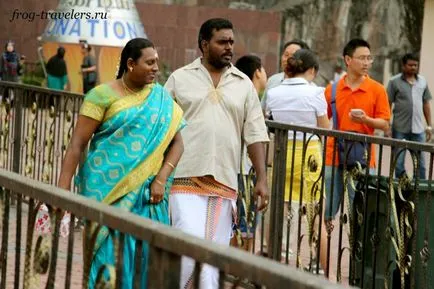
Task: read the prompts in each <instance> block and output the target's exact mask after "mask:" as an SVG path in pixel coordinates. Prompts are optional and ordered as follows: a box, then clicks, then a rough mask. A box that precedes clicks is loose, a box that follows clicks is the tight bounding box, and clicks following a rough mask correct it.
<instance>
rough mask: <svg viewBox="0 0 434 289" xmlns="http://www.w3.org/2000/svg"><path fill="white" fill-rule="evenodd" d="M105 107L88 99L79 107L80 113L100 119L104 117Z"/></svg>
mask: <svg viewBox="0 0 434 289" xmlns="http://www.w3.org/2000/svg"><path fill="white" fill-rule="evenodd" d="M104 113H105V108H104V107H102V106H99V105H96V104H94V103H92V102H90V101H87V100H84V101H83V104H82V105H81V108H80V115H84V116H87V117H90V118H93V119H95V120H98V121H101V120H102V119H103V118H104Z"/></svg>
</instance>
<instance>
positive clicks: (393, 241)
mask: <svg viewBox="0 0 434 289" xmlns="http://www.w3.org/2000/svg"><path fill="white" fill-rule="evenodd" d="M267 125H268V127H269V128H272V129H273V130H274V148H272V149H271V150H270V151H273V153H274V156H273V155H272V156H271V158H272V161H269V163H271V166H272V167H271V168H270V181H271V188H272V197H271V207H270V210H269V212H268V213H266V214H265V215H264V216H262V222H260V223H261V224H262V226H260V227H262V229H261V230H259V229H258V230H257V232H258V234H257V237H256V240H255V245H256V248H255V249H254V251H255V252H256V253H261V254H266V255H268V256H269V257H270V258H272V259H274V260H278V261H281V262H283V263H286V264H290V265H293V266H295V267H297V268H299V269H301V270H304V271H309V272H312V273H314V274H324V275H326V276H328V277H329V278H331V279H332V281H334V282H342V283H345V284H350V285H354V286H357V287H361V288H400V289H401V288H432V282H433V281H434V280H433V274H434V260H433V258H432V257H431V253H432V252H433V251H434V234H433V231H434V230H433V229H431V228H430V227H431V223H430V222H433V221H434V210H433V209H432V208H431V195H432V193H433V184H432V179H433V159H434V146H433V145H431V144H424V143H415V142H409V141H399V140H394V139H390V138H383V137H370V136H366V135H361V134H355V133H348V132H338V131H332V130H325V129H315V128H306V127H299V126H293V125H286V124H282V123H277V122H271V121H269V122H267ZM336 139H338V140H341V141H342V147H341V149H342V151H343V154H344V156H342V159H345V161H344V162H343V164H342V165H341V166H330V165H331V164H333V163H335V164H338V162H337V163H336V161H338V159H339V153H338V152H339V146H338V142H335V141H333V140H336ZM328 142H331V143H330V144H329V145H327V143H328ZM360 148H363V153H362V154H361V155H362V156H363V159H361V160H360V161H358V162H356V164H355V165H354V166H350V162H349V161H350V160H351V159H352V158H350V156H351V155H352V154H353V153H354V152H355V150H360ZM405 153H406V162H405V168H406V172H405V173H402V174H400V175H396V174H395V171H396V170H397V164H398V159H399V158H400V157H404V154H405ZM353 155H354V154H353ZM327 158H329V161H330V158H332V162H331V163H330V162H327V161H326V160H327ZM422 158H423V159H424V161H425V162H424V163H425V165H426V173H425V175H426V176H425V178H423V177H421V175H420V173H419V172H420V166H421V160H422ZM372 159H374V161H375V168H372V167H371V168H370V166H369V164H371V161H372ZM365 163H366V164H367V166H363V164H365ZM351 164H352V163H351ZM337 180H341V182H342V183H341V184H339V183H337ZM337 202H338V203H337ZM332 203H335V206H333V210H331V208H332V206H331V205H332ZM339 204H341V205H340V206H339V207H337V205H339ZM335 214H336V215H335ZM326 216H327V218H325V217H326ZM333 216H336V217H335V218H334V219H333V218H331V217H333ZM325 219H327V220H325ZM253 223H254V222H251V224H253ZM254 247H255V246H254ZM258 247H259V249H258Z"/></svg>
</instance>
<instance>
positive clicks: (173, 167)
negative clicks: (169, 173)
mask: <svg viewBox="0 0 434 289" xmlns="http://www.w3.org/2000/svg"><path fill="white" fill-rule="evenodd" d="M166 164H168V165H169V166H171V167H172V169H175V166H174V165H173V164H172V163H171V162H169V161H166Z"/></svg>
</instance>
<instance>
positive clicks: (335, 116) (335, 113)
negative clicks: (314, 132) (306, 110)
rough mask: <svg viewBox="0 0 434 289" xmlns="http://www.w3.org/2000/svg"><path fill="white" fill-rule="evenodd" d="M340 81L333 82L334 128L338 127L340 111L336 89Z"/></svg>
mask: <svg viewBox="0 0 434 289" xmlns="http://www.w3.org/2000/svg"><path fill="white" fill-rule="evenodd" d="M337 86H338V82H334V83H333V84H332V101H331V103H330V104H331V106H332V116H333V129H335V130H337V129H338V113H337V111H336V90H337Z"/></svg>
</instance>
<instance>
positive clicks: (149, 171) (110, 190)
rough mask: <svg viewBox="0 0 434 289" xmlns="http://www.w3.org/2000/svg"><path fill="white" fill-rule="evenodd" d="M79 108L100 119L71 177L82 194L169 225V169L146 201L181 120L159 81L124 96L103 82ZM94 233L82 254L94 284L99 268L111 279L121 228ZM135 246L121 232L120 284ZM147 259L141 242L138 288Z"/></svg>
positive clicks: (130, 272)
mask: <svg viewBox="0 0 434 289" xmlns="http://www.w3.org/2000/svg"><path fill="white" fill-rule="evenodd" d="M80 114H81V115H84V116H87V117H90V118H93V119H96V120H98V121H101V125H100V127H99V128H98V130H97V131H96V132H95V134H94V136H93V138H92V140H91V143H90V147H89V152H88V154H87V157H86V160H85V161H84V163H83V165H82V166H81V167H80V170H79V173H78V176H77V177H76V180H75V182H76V185H77V186H78V188H79V192H80V194H81V195H83V196H85V197H88V198H91V199H94V200H96V201H98V202H103V203H105V204H108V205H111V206H114V207H118V208H121V209H123V210H127V211H129V212H131V213H134V214H137V215H139V216H141V217H143V218H148V219H151V220H154V221H156V222H160V223H163V224H167V225H169V213H168V196H169V192H170V187H171V185H172V182H173V174H172V175H171V176H170V178H169V180H168V182H167V185H166V193H165V196H164V199H163V201H161V202H160V203H159V204H151V203H150V201H149V199H150V185H151V183H152V181H153V180H154V178H155V175H156V174H157V173H158V171H159V170H160V167H161V165H162V163H163V160H164V153H165V152H166V149H167V148H168V146H169V145H170V143H171V141H172V139H173V137H174V136H175V134H176V133H177V132H178V131H179V130H180V129H182V128H183V127H184V126H185V122H184V120H183V118H182V114H183V113H182V110H181V108H180V107H179V106H178V105H177V104H176V103H175V102H174V101H173V99H172V97H171V96H170V95H169V94H168V92H167V91H166V90H165V89H164V88H163V87H162V86H161V85H159V84H152V85H149V86H147V87H146V88H144V89H143V91H142V92H140V93H139V94H138V95H129V96H124V97H120V96H119V95H118V94H117V93H116V92H115V91H114V90H113V89H112V88H111V87H110V86H109V85H107V84H102V85H99V86H97V87H95V88H94V89H93V90H91V91H90V92H89V93H88V94H87V95H86V97H85V99H84V102H83V105H82V107H81V110H80ZM95 228H96V224H92V225H91V226H90V231H91V232H92V234H93V233H94V232H95ZM93 235H95V234H93ZM95 236H96V239H94V241H95V243H94V250H93V252H92V254H91V255H90V254H89V255H87V256H85V264H89V263H90V271H87V272H85V274H89V276H88V277H89V279H88V280H89V283H88V288H95V283H96V282H97V276H98V272H99V270H100V269H101V270H102V272H103V275H104V279H105V280H109V282H114V279H115V278H114V277H115V276H114V275H113V274H114V272H115V269H114V267H115V264H116V260H115V247H114V243H113V238H117V237H118V236H119V234H118V233H117V232H115V233H114V234H113V233H111V234H110V233H109V229H108V228H107V227H102V228H101V229H100V230H99V231H98V233H97V234H96V235H95ZM135 247H136V239H135V238H134V237H133V236H130V235H125V246H124V249H123V252H124V255H123V270H122V271H123V274H122V282H123V286H122V288H123V289H127V288H128V289H130V288H132V286H133V280H134V270H135V269H134V256H135V253H136V252H135V251H136V250H135ZM84 253H85V252H84ZM147 260H148V246H147V245H146V243H143V252H142V271H141V272H142V273H141V276H140V277H141V282H142V285H141V288H146V286H147V284H146V283H147ZM113 288H114V287H113Z"/></svg>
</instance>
